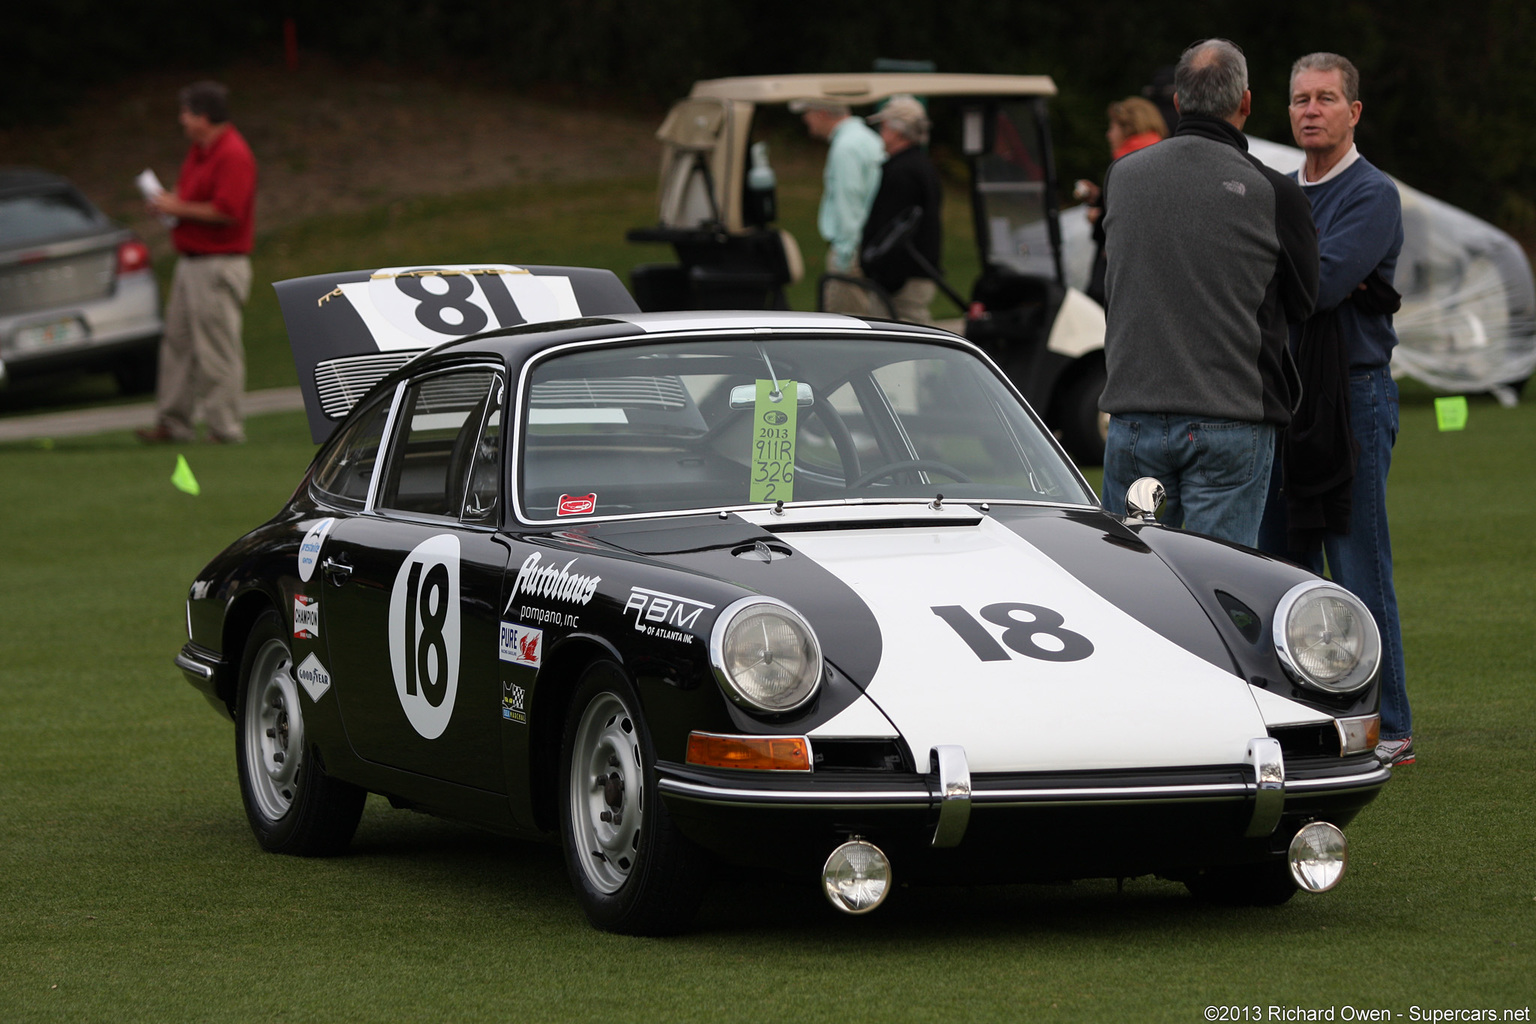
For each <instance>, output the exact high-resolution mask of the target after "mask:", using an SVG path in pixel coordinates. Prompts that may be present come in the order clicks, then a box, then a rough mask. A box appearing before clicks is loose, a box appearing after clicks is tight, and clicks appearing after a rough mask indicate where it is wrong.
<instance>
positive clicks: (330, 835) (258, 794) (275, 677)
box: [235, 610, 368, 857]
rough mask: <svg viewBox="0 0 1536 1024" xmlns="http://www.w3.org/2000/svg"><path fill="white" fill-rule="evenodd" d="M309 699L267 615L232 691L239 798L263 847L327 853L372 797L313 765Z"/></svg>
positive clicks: (345, 839)
mask: <svg viewBox="0 0 1536 1024" xmlns="http://www.w3.org/2000/svg"><path fill="white" fill-rule="evenodd" d="M333 699H334V698H333ZM308 700H309V696H308V695H307V694H304V693H303V692H302V689H301V687H300V686H299V685H298V681H297V680H296V679H295V678H294V675H293V652H292V650H291V649H290V647H289V642H288V634H287V630H285V629H284V628H283V621H282V619H281V618H280V617H279V616H278V614H277V613H276V612H275V611H270V610H268V611H266V612H263V613H262V614H261V616H260V617H259V618H257V620H256V624H255V625H254V626H252V627H251V634H250V638H249V639H248V640H247V641H246V645H245V652H244V654H243V655H242V656H241V658H240V686H239V690H238V692H237V693H236V696H235V765H236V771H237V772H238V773H239V776H240V797H241V799H242V801H243V802H244V803H245V815H246V817H247V818H248V819H250V822H251V831H252V832H254V833H255V834H256V841H257V842H258V843H260V844H261V848H262V849H264V850H267V851H270V852H272V853H291V854H297V855H299V856H305V857H325V856H330V855H333V854H337V853H341V852H342V851H344V850H345V849H346V848H347V844H348V843H350V842H351V841H352V835H353V833H355V832H356V831H357V823H358V821H359V819H361V818H362V815H363V802H364V800H365V799H367V796H368V794H367V792H366V791H364V790H362V789H359V788H358V787H356V786H353V785H351V784H350V783H346V782H341V781H339V780H337V779H333V778H331V777H329V776H328V775H326V774H325V772H324V771H322V770H320V768H319V767H318V766H317V765H316V764H315V760H314V756H313V752H312V751H311V749H310V748H309V746H308V745H307V743H308V741H307V737H306V736H305V734H304V704H305V702H307V701H308Z"/></svg>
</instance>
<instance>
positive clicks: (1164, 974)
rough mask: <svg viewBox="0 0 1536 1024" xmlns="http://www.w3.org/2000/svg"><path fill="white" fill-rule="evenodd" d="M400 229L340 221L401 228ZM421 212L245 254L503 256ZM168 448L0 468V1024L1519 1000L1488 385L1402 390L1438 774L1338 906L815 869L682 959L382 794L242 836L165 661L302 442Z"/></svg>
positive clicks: (1411, 800) (552, 857)
mask: <svg viewBox="0 0 1536 1024" xmlns="http://www.w3.org/2000/svg"><path fill="white" fill-rule="evenodd" d="M641 191H642V190H641V187H640V186H639V185H638V184H637V185H636V186H635V187H634V197H632V198H636V199H637V201H638V197H639V194H640V192H641ZM558 195H559V193H558V190H555V191H554V192H552V193H551V199H550V205H551V206H554V205H556V204H557V200H558ZM621 200H623V196H622V195H621V194H620V192H619V191H616V192H615V199H614V201H615V203H618V202H620V201H621ZM623 201H628V200H623ZM546 212H550V211H546ZM550 215H553V213H552V212H550ZM410 216H411V215H410V214H409V213H407V214H405V215H402V218H403V219H404V220H409V217H410ZM527 216H533V214H527ZM385 220H387V218H384V219H381V220H379V222H378V223H376V224H373V225H372V226H371V227H370V226H369V225H366V224H360V225H358V230H359V232H360V233H362V234H365V235H366V234H369V233H376V234H378V235H379V236H380V237H393V236H392V235H391V232H392V231H394V230H395V229H394V228H391V227H390V226H389V225H388V224H387V223H385ZM407 227H408V229H407V228H400V229H399V234H400V237H399V239H398V240H396V241H394V242H391V243H390V244H392V245H397V246H398V248H397V249H387V250H386V249H382V248H381V249H379V250H374V251H372V252H371V255H370V258H369V259H364V260H361V261H348V260H345V259H344V257H346V256H347V254H348V251H349V246H348V245H347V244H346V243H345V242H343V241H342V240H341V233H340V232H338V233H337V234H336V235H335V238H334V240H332V231H333V230H334V229H333V228H329V227H328V228H327V229H326V230H325V231H321V232H318V233H317V235H316V236H315V237H313V238H306V239H303V240H302V243H303V246H304V247H305V250H306V251H307V252H308V253H309V255H307V256H306V258H305V260H304V261H299V260H298V259H296V258H290V257H286V256H279V255H277V254H275V253H272V254H269V255H268V257H267V259H268V260H270V261H272V264H269V265H275V266H278V267H280V268H283V269H286V270H292V271H296V272H306V271H308V270H311V269H324V268H325V267H326V266H333V265H335V264H337V263H338V262H344V263H352V262H361V264H362V265H364V266H367V265H376V264H380V263H384V262H387V261H386V260H381V259H379V258H377V257H378V256H379V255H380V252H388V253H392V254H395V255H397V256H398V257H399V258H401V259H402V260H403V259H404V257H405V256H406V254H407V252H408V251H411V252H414V253H415V254H416V256H417V258H422V257H423V256H424V258H426V259H434V258H447V257H448V256H449V255H453V256H454V258H455V259H475V258H481V257H486V258H490V257H494V256H496V255H497V254H498V253H499V252H501V251H504V250H505V246H503V245H502V239H501V238H500V235H499V234H498V233H497V232H496V231H493V230H492V229H491V228H490V227H487V228H486V238H485V242H484V246H485V247H484V248H483V249H481V250H476V251H474V252H463V251H462V250H461V251H458V252H456V253H452V254H450V253H446V252H444V251H442V250H439V249H433V248H432V245H433V244H435V243H433V241H432V230H431V228H430V224H429V219H428V218H426V217H425V212H423V220H422V222H421V223H420V224H416V225H414V226H411V225H408V226H407ZM589 235H590V238H591V239H592V241H591V242H590V244H591V245H592V246H594V247H596V246H598V245H599V242H600V237H599V236H600V235H601V232H599V231H598V230H597V227H596V226H595V222H594V226H593V227H592V228H591V229H590V231H589ZM580 237H581V236H580V233H578V235H577V241H578V242H579V239H580ZM412 239H415V240H417V241H421V242H422V248H425V249H427V250H428V251H427V252H425V253H424V254H423V253H422V252H421V251H420V250H419V249H413V248H412V244H413V243H412ZM288 244H290V245H297V244H298V240H295V239H290V240H289V241H288ZM573 244H576V243H573ZM327 246H329V247H331V251H327V252H325V254H324V255H323V256H321V255H316V254H315V251H316V250H324V249H326V247H327ZM513 248H514V249H515V246H514V247H513ZM295 251H297V250H295ZM594 251H595V249H594ZM533 255H534V257H535V258H537V259H544V258H551V259H555V258H560V259H575V257H578V256H580V255H581V252H579V251H577V250H574V249H573V250H572V251H571V252H570V253H560V252H550V253H548V254H547V255H546V254H545V253H543V252H537V253H534V254H533ZM254 305H255V304H254V303H253V306H254ZM255 314H256V310H254V309H253V320H255V319H257V318H256V315H255ZM268 382H269V383H279V382H280V381H278V380H276V379H273V380H270V381H268ZM184 451H185V454H186V455H187V457H188V459H189V461H190V463H191V466H192V468H193V470H194V471H195V472H196V474H197V476H198V478H199V480H200V482H201V485H202V496H201V497H197V498H193V497H190V496H188V495H185V494H183V493H181V492H179V491H177V490H175V489H173V488H172V486H171V484H170V480H169V478H170V474H171V470H172V468H173V465H174V461H175V459H174V456H175V453H174V452H173V451H170V450H168V449H164V448H156V449H146V448H143V447H141V446H139V445H137V444H136V443H135V442H134V440H133V438H132V437H131V435H128V434H112V435H105V436H100V437H91V438H79V439H68V440H60V441H59V442H58V443H57V444H55V445H54V446H53V447H51V448H45V447H43V446H42V445H39V444H13V445H9V446H0V479H3V480H4V481H5V501H4V503H3V506H0V524H3V536H4V537H5V538H6V541H7V548H8V550H7V553H6V555H5V558H4V559H3V560H0V623H3V627H0V665H3V670H0V880H3V881H0V1021H5V1022H30V1021H70V1022H74V1021H112V1022H129V1021H155V1022H161V1021H232V1022H249V1021H284V1022H299V1021H316V1022H333V1021H395V1020H412V1021H414V1020H430V1021H455V1022H457V1021H477V1020H485V1021H512V1020H519V1021H521V1020H535V1021H540V1020H551V1021H553V1020H591V1021H610V1020H612V1021H638V1020H646V1021H709V1022H719V1021H723V1020H731V1019H742V1020H752V1021H756V1020H766V1019H783V1020H796V1021H799V1020H829V1021H850V1020H858V1021H862V1020H869V1021H886V1020H913V1021H943V1022H951V1021H965V1020H1007V1021H1023V1020H1058V1019H1059V1020H1093V1021H1099V1020H1103V1021H1143V1020H1160V1021H1161V1020H1166V1021H1197V1020H1204V1019H1207V1018H1206V1017H1205V1016H1204V1012H1205V1010H1204V1008H1205V1007H1206V1006H1207V1005H1210V1004H1228V1005H1235V1006H1239V1007H1242V1006H1255V1005H1257V1006H1259V1007H1261V1008H1262V1010H1263V1012H1264V1013H1267V1012H1268V1009H1267V1008H1268V1007H1269V1006H1271V1005H1274V1006H1281V1007H1295V1006H1300V1007H1306V1008H1327V1007H1335V1008H1336V1010H1335V1017H1334V1019H1346V1018H1342V1017H1340V1016H1338V1014H1339V1013H1340V1012H1342V1009H1343V1008H1344V1007H1345V1006H1346V1005H1347V1006H1350V1007H1370V1008H1385V1009H1388V1010H1390V1011H1391V1012H1392V1013H1393V1014H1395V1015H1400V1016H1396V1017H1394V1018H1393V1019H1401V1020H1408V1019H1412V1018H1410V1017H1409V1014H1410V1012H1411V1011H1410V1007H1412V1006H1415V1005H1416V1006H1419V1007H1423V1008H1437V1009H1446V1008H1465V1007H1492V1008H1496V1009H1503V1008H1506V1007H1510V1008H1520V1007H1524V1006H1526V1005H1528V1004H1530V1003H1532V1002H1536V999H1533V996H1536V980H1533V979H1536V955H1533V953H1536V868H1533V859H1532V847H1533V842H1536V815H1533V813H1532V811H1531V807H1530V792H1531V785H1530V780H1531V769H1530V764H1531V762H1530V761H1529V760H1528V759H1529V758H1531V757H1532V756H1533V754H1536V744H1533V742H1532V724H1533V722H1536V689H1533V685H1532V684H1533V675H1536V673H1533V667H1536V664H1533V657H1532V654H1531V650H1532V637H1533V635H1536V543H1533V541H1532V539H1531V531H1530V529H1529V527H1528V520H1527V518H1526V517H1527V516H1528V514H1529V511H1530V508H1531V506H1532V500H1531V499H1532V498H1533V497H1536V488H1533V487H1532V485H1531V484H1530V482H1529V480H1530V477H1529V473H1530V466H1531V464H1532V458H1531V456H1532V453H1533V452H1536V410H1532V409H1531V408H1530V407H1528V406H1526V407H1521V408H1518V409H1514V410H1506V409H1502V408H1499V407H1498V406H1496V405H1494V404H1492V403H1491V402H1487V401H1481V400H1474V401H1473V403H1472V413H1471V419H1470V422H1469V424H1468V427H1467V429H1466V430H1465V431H1463V432H1460V433H1438V432H1437V431H1436V429H1435V426H1434V416H1433V411H1432V408H1431V406H1430V396H1429V395H1428V394H1427V393H1424V392H1422V391H1420V390H1414V389H1410V390H1409V391H1408V393H1407V395H1406V396H1405V400H1404V409H1403V429H1402V434H1401V437H1400V438H1399V443H1398V448H1397V464H1396V466H1394V468H1393V475H1392V522H1393V527H1394V533H1395V538H1394V539H1395V542H1396V548H1397V555H1398V562H1397V564H1398V579H1399V587H1400V591H1399V593H1400V596H1401V601H1402V613H1403V623H1404V635H1405V639H1406V645H1407V660H1408V670H1409V681H1410V692H1411V695H1412V699H1413V703H1414V712H1415V718H1416V727H1415V733H1416V737H1417V740H1418V743H1419V745H1420V748H1421V751H1422V752H1421V755H1420V761H1419V763H1418V764H1417V765H1415V766H1413V767H1410V768H1407V769H1404V770H1402V771H1401V772H1400V773H1399V775H1398V777H1397V778H1396V779H1394V780H1393V782H1392V783H1391V785H1390V786H1388V788H1387V790H1386V792H1385V793H1384V794H1383V796H1382V797H1381V798H1380V799H1379V800H1377V801H1376V803H1375V804H1373V805H1372V806H1371V807H1369V808H1368V809H1367V810H1366V811H1365V813H1364V814H1363V815H1362V816H1361V818H1360V819H1359V820H1358V821H1357V822H1356V823H1355V825H1354V826H1352V827H1351V829H1350V830H1349V833H1350V838H1351V842H1352V846H1351V855H1352V859H1351V869H1350V873H1349V875H1348V877H1346V879H1345V881H1344V882H1343V884H1342V885H1341V887H1340V888H1339V889H1338V890H1336V891H1334V892H1332V893H1329V894H1326V895H1323V896H1316V897H1308V896H1298V897H1297V898H1296V899H1294V900H1293V901H1292V902H1291V903H1290V904H1289V905H1287V906H1285V907H1282V908H1278V909H1270V910H1224V909H1212V908H1209V907H1204V906H1200V905H1198V904H1196V903H1194V901H1192V900H1191V899H1189V898H1188V897H1187V896H1186V895H1185V893H1184V891H1183V889H1182V887H1180V886H1177V885H1173V884H1170V883H1165V882H1159V881H1156V880H1153V879H1145V878H1144V879H1133V880H1129V881H1127V882H1126V883H1125V885H1124V888H1123V891H1122V890H1119V889H1117V887H1116V885H1115V884H1114V883H1113V882H1087V883H1078V884H1075V885H1071V886H976V887H968V886H956V887H951V888H937V889H917V890H906V889H904V890H901V891H898V892H897V893H896V894H895V896H894V897H893V898H892V899H891V900H890V902H889V903H888V905H887V906H885V907H883V908H882V909H881V910H879V911H878V912H876V913H875V914H874V915H872V916H871V917H868V918H860V919H851V918H846V917H841V916H838V915H836V914H835V912H834V911H832V910H831V909H830V908H828V907H827V906H826V905H825V903H824V901H823V900H822V898H821V897H820V895H819V893H818V892H817V889H816V884H815V883H816V880H815V879H812V878H807V879H805V880H804V881H803V884H799V885H783V884H778V883H769V882H766V881H763V880H759V879H755V878H750V877H747V878H740V877H731V878H725V879H721V880H720V884H718V885H717V886H716V887H715V891H714V894H713V895H712V897H711V898H710V899H709V901H708V902H707V903H706V905H705V908H704V910H703V912H702V914H701V915H700V917H699V920H698V923H697V928H696V929H695V930H694V931H693V932H692V933H691V934H689V935H686V936H683V937H681V938H677V939H670V940H642V939H630V938H620V937H616V936H611V935H606V934H602V933H599V932H595V931H593V930H592V929H590V928H589V927H588V926H587V924H586V922H585V920H584V919H583V917H582V915H581V913H580V911H579V909H578V908H577V906H576V903H575V900H574V898H573V897H572V896H571V895H570V892H569V890H568V886H567V883H566V880H565V877H564V872H563V868H562V863H561V859H560V857H559V855H558V852H557V851H555V850H554V849H552V848H546V847H541V846H537V845H525V844H520V843H514V842H511V841H507V840H503V839H499V838H496V837H492V836H487V835H483V834H480V833H478V832H474V831H471V830H468V829H466V828H463V827H460V826H456V825H452V824H448V823H444V822H440V821H437V820H434V819H430V818H427V817H423V816H420V815H416V814H412V813H410V812H405V811H395V810H391V809H390V808H389V807H388V805H387V804H385V803H384V802H383V801H381V800H378V799H377V798H375V799H374V800H372V801H370V803H369V807H368V810H367V812H366V814H365V816H364V819H363V824H362V827H361V829H360V831H359V833H358V837H357V841H356V843H355V846H354V849H353V852H352V853H351V854H350V855H348V856H345V857H341V858H337V859H332V860H301V859H296V858H289V857H279V856H273V855H268V854H264V853H262V852H261V851H260V850H259V849H258V848H257V846H256V844H255V841H254V840H253V839H252V837H251V835H250V834H249V831H248V829H247V826H246V824H245V820H244V815H243V812H242V810H241V805H240V796H239V791H238V787H237V784H236V780H235V770H234V737H233V728H232V727H231V726H230V725H228V724H227V723H225V722H224V721H223V720H222V719H220V718H218V717H217V716H216V715H215V714H214V712H213V711H212V710H211V709H209V708H208V706H207V705H206V704H205V703H204V702H203V700H202V699H201V698H200V697H199V696H198V695H197V694H196V693H195V692H194V691H193V690H192V688H191V687H189V686H188V685H187V684H186V683H185V682H184V681H183V680H182V678H181V675H180V673H179V672H178V671H176V670H175V669H174V668H173V667H172V666H171V663H170V662H171V657H172V656H173V655H174V654H175V652H176V650H177V649H178V647H179V646H180V644H181V643H182V642H183V640H184V637H185V625H184V613H183V600H184V597H185V592H186V586H187V584H188V582H189V581H190V580H191V578H192V576H193V575H194V573H196V571H197V570H198V569H199V568H200V567H201V566H202V565H203V563H204V562H205V561H206V560H207V559H208V558H209V557H211V556H212V555H213V554H214V553H215V552H216V551H218V550H219V549H220V548H221V547H223V546H224V545H225V544H227V543H228V542H230V541H231V540H233V539H234V538H235V537H236V536H238V535H239V534H240V533H241V532H243V531H244V530H246V529H248V528H250V527H252V526H254V525H256V524H257V523H258V522H259V521H261V520H262V519H264V518H265V517H267V516H268V515H270V514H271V513H273V512H274V511H276V509H277V508H278V507H279V506H280V505H281V503H282V502H283V501H284V500H285V498H286V497H287V496H288V494H289V492H290V491H291V489H292V488H293V486H294V484H295V483H296V482H297V480H298V479H299V476H300V474H301V473H302V471H303V468H304V466H305V464H306V463H307V461H308V459H309V457H310V455H311V454H312V451H313V448H312V446H311V445H310V444H309V442H308V434H307V431H306V429H305V426H304V423H303V419H302V417H301V416H299V415H297V414H284V415H278V416H268V417H261V418H257V419H253V420H252V421H251V423H250V442H249V443H248V444H246V445H244V446H243V447H239V448H220V447H213V446H206V447H194V448H189V449H184ZM1012 855H1013V851H1010V850H1006V849H1002V850H998V851H997V861H996V863H997V876H998V877H999V878H1005V877H1006V876H1007V871H1008V865H1009V863H1010V860H1011V858H1012ZM897 869H898V871H899V865H898V866H897ZM1246 1019H1257V1018H1251V1017H1250V1018H1246ZM1263 1019H1270V1018H1267V1017H1265V1018H1263ZM1420 1019H1427V1018H1420Z"/></svg>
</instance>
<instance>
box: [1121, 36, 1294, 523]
mask: <svg viewBox="0 0 1536 1024" xmlns="http://www.w3.org/2000/svg"><path fill="white" fill-rule="evenodd" d="M1174 89H1175V96H1174V102H1175V103H1176V104H1177V106H1178V108H1179V127H1178V131H1176V132H1175V133H1174V135H1173V137H1172V138H1169V139H1165V140H1164V141H1162V142H1159V143H1157V144H1156V145H1153V146H1148V147H1147V148H1145V149H1142V150H1139V151H1137V152H1135V153H1130V154H1128V155H1126V156H1125V157H1122V158H1121V159H1119V160H1117V161H1115V162H1114V163H1113V164H1111V165H1110V168H1109V171H1108V173H1107V174H1106V176H1105V180H1104V231H1105V255H1106V256H1107V258H1108V274H1107V276H1106V280H1105V285H1106V288H1105V290H1106V292H1107V295H1108V299H1109V308H1108V329H1107V332H1106V335H1105V339H1104V358H1105V363H1106V369H1107V371H1108V380H1107V382H1106V383H1105V385H1104V394H1103V397H1102V398H1100V399H1099V408H1100V409H1102V410H1104V411H1105V412H1107V413H1109V414H1110V421H1109V438H1108V441H1107V443H1106V445H1105V450H1104V486H1103V492H1104V507H1105V508H1106V509H1108V510H1109V511H1111V512H1113V513H1115V514H1117V515H1122V514H1124V512H1125V494H1126V490H1127V489H1128V488H1129V487H1130V485H1131V483H1132V482H1133V481H1134V480H1135V479H1136V478H1137V477H1142V476H1152V477H1156V478H1157V479H1158V480H1159V481H1161V483H1162V484H1163V487H1164V489H1165V490H1166V492H1167V508H1166V511H1165V513H1164V515H1163V522H1164V523H1166V524H1168V525H1170V526H1183V527H1184V528H1185V529H1189V530H1194V531H1197V532H1199V533H1205V534H1210V535H1211V536H1214V537H1221V538H1224V539H1226V540H1231V541H1236V542H1238V543H1240V544H1246V545H1249V546H1250V547H1251V546H1253V544H1254V543H1255V542H1256V541H1257V539H1258V531H1259V521H1260V519H1261V518H1262V516H1263V512H1264V502H1265V496H1266V493H1267V490H1268V485H1269V475H1270V466H1271V463H1272V462H1273V459H1274V443H1275V431H1276V429H1277V428H1279V427H1283V426H1285V424H1287V423H1289V422H1290V418H1291V409H1292V407H1293V405H1294V403H1295V399H1296V397H1297V395H1296V392H1295V388H1296V384H1295V381H1294V367H1293V366H1292V365H1291V363H1290V360H1289V353H1288V350H1287V348H1286V326H1287V323H1288V322H1290V321H1300V320H1302V319H1305V318H1306V317H1307V315H1308V314H1310V313H1311V312H1312V304H1313V302H1314V300H1315V299H1316V297H1317V283H1318V249H1317V231H1316V229H1315V228H1314V227H1313V224H1312V213H1311V208H1310V206H1309V204H1308V203H1307V198H1306V196H1305V195H1304V194H1303V193H1302V191H1301V189H1300V188H1299V187H1298V186H1297V184H1296V183H1295V182H1294V181H1292V180H1290V179H1289V178H1287V177H1285V176H1284V175H1282V174H1280V173H1278V172H1276V171H1272V170H1270V169H1269V168H1267V167H1265V166H1264V165H1263V164H1261V163H1259V161H1258V160H1256V159H1255V158H1253V157H1251V156H1249V155H1248V144H1247V140H1246V139H1245V138H1244V136H1243V134H1242V131H1241V129H1242V127H1243V124H1244V123H1245V122H1246V121H1247V119H1248V113H1249V110H1250V104H1251V102H1252V96H1251V94H1250V93H1249V91H1248V64H1247V61H1246V60H1245V59H1244V58H1243V53H1242V51H1241V50H1239V49H1238V48H1237V47H1236V46H1235V45H1234V44H1232V43H1230V42H1228V41H1226V40H1224V39H1208V40H1205V41H1204V42H1200V43H1196V44H1194V45H1193V46H1191V47H1190V48H1189V49H1188V50H1185V51H1184V54H1183V56H1182V57H1181V58H1180V60H1179V64H1178V67H1177V68H1176V69H1175V71H1174Z"/></svg>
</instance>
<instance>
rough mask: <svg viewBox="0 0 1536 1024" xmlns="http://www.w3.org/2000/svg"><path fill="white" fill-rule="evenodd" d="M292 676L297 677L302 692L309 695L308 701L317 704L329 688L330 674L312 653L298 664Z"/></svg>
mask: <svg viewBox="0 0 1536 1024" xmlns="http://www.w3.org/2000/svg"><path fill="white" fill-rule="evenodd" d="M293 674H294V675H295V676H297V677H298V680H299V685H300V686H303V687H304V692H305V693H307V694H309V699H310V700H312V701H315V702H317V703H318V702H319V700H320V698H321V697H323V696H325V691H326V690H329V689H330V688H331V674H330V673H329V672H327V671H326V670H325V666H324V665H322V664H320V659H319V658H317V657H315V655H314V654H313V652H311V654H310V655H309V657H307V658H305V659H304V660H303V661H301V662H299V667H298V668H297V669H295V670H294V672H293Z"/></svg>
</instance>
